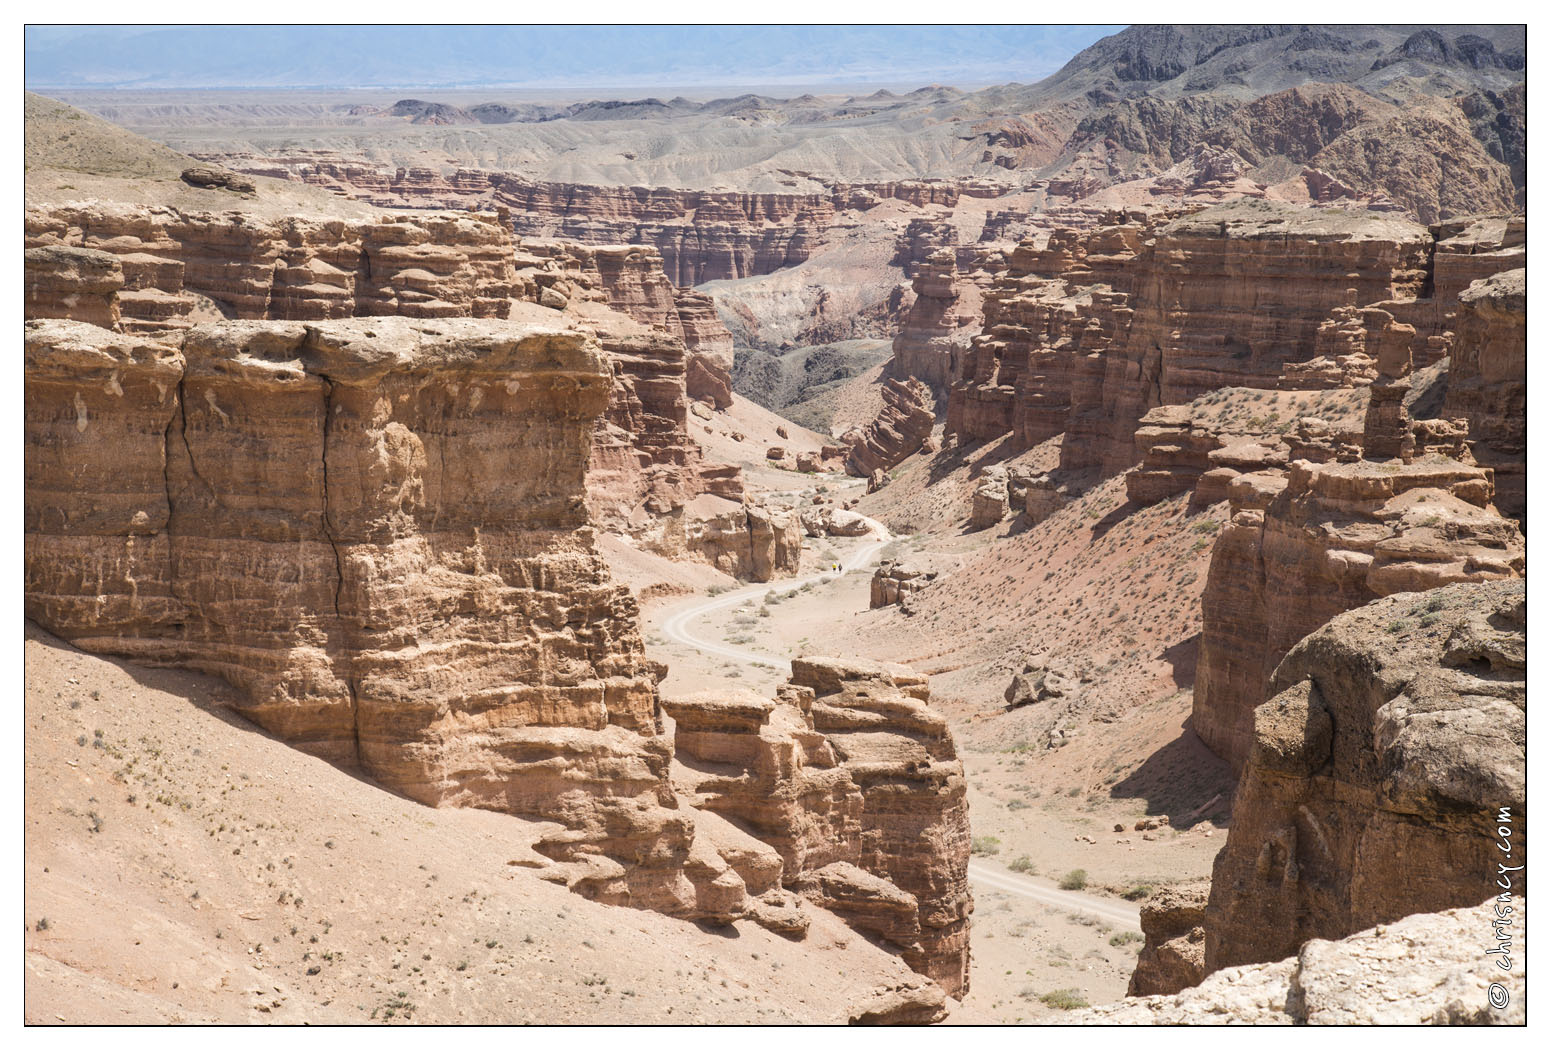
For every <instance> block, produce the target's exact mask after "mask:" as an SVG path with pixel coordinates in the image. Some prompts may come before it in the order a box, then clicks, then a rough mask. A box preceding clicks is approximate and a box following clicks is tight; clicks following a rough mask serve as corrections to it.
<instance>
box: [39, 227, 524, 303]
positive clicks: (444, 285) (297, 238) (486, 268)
mask: <svg viewBox="0 0 1551 1051" xmlns="http://www.w3.org/2000/svg"><path fill="white" fill-rule="evenodd" d="M26 233H27V244H28V245H29V246H47V245H67V246H74V247H82V248H93V249H98V250H101V251H106V252H109V253H111V254H113V255H115V256H117V257H118V258H119V262H120V264H121V266H122V268H123V274H124V287H123V289H122V290H121V291H120V292H119V306H120V310H121V311H122V314H123V324H124V326H125V327H126V328H129V329H134V330H138V331H158V330H162V329H167V328H186V327H188V326H189V325H190V324H192V323H194V322H195V321H198V320H219V319H220V318H221V317H222V316H225V317H232V318H251V319H257V320H275V321H313V320H324V319H329V318H341V317H352V316H357V317H359V316H380V315H401V316H404V317H418V318H438V317H484V318H493V317H506V316H507V314H508V312H509V308H510V300H511V298H512V296H513V287H512V284H513V273H514V268H513V262H512V239H511V235H510V233H509V232H507V231H506V230H505V229H504V228H502V227H501V226H500V225H499V223H498V221H497V220H496V217H495V216H493V215H490V216H479V215H474V214H469V213H463V214H457V215H451V214H443V215H434V214H433V215H414V216H410V215H402V216H388V217H384V218H383V219H382V220H380V221H369V222H367V221H359V220H339V219H322V218H316V219H310V218H306V217H294V218H288V219H282V220H278V221H274V222H268V221H263V220H255V219H253V218H252V217H250V216H246V215H243V214H241V213H237V212H223V213H214V212H194V213H185V212H180V211H178V210H176V209H173V208H166V207H150V208H146V207H143V206H137V205H128V204H103V203H94V204H85V205H54V206H50V207H46V208H30V209H28V211H27V214H26Z"/></svg>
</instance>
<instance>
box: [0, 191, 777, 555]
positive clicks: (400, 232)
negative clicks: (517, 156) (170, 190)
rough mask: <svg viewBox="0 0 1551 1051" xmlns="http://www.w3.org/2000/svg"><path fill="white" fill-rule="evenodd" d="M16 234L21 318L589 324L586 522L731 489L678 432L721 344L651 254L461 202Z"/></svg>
mask: <svg viewBox="0 0 1551 1051" xmlns="http://www.w3.org/2000/svg"><path fill="white" fill-rule="evenodd" d="M26 231H27V243H28V245H29V249H28V251H29V253H30V255H29V267H28V271H27V274H28V277H27V288H28V292H27V296H28V303H27V307H28V314H29V316H34V317H42V316H51V315H57V316H64V317H72V318H77V319H80V320H88V321H95V322H98V323H104V322H106V323H109V324H113V323H114V317H113V316H112V313H111V312H112V310H113V309H114V308H115V307H116V309H117V311H118V317H117V322H116V323H117V325H118V327H120V328H122V329H124V330H125V331H128V332H139V333H148V334H156V333H166V332H176V331H180V330H184V329H187V328H189V327H190V326H192V325H195V324H197V323H199V322H208V321H218V320H221V319H223V318H237V319H253V320H276V321H318V320H326V319H335V318H348V317H376V316H402V317H411V318H455V317H476V318H520V319H527V320H532V321H535V322H537V323H543V324H563V325H565V326H567V327H570V328H573V329H576V330H578V331H586V332H588V333H590V334H592V335H593V336H594V337H595V338H596V339H597V340H598V341H599V343H600V344H601V346H602V349H603V351H604V352H605V354H606V355H607V357H608V358H609V360H610V362H611V363H612V367H611V373H612V377H613V380H612V384H613V395H612V397H611V398H610V401H609V405H608V408H607V410H606V412H605V413H604V414H603V415H602V417H601V418H600V419H599V420H598V422H597V426H596V429H595V432H594V441H593V453H592V465H591V473H590V476H589V485H588V487H587V498H588V501H589V506H590V508H591V510H592V512H593V514H594V516H595V519H596V520H597V521H598V522H599V523H600V524H603V525H606V526H608V527H609V528H616V529H620V530H628V529H630V528H632V527H633V524H634V526H640V525H641V523H642V521H643V519H644V520H645V521H646V522H647V524H653V523H654V522H655V520H656V519H657V518H660V517H662V516H667V515H673V516H676V517H683V516H684V515H685V514H686V512H685V510H684V509H685V507H686V506H687V505H688V504H689V503H690V501H692V500H693V499H694V498H695V497H696V496H698V495H700V494H703V493H708V494H713V495H715V496H718V497H721V498H723V499H726V500H730V501H734V502H738V501H741V500H742V497H743V483H742V474H741V471H740V470H739V469H737V468H735V467H731V466H729V465H722V464H709V463H706V462H705V461H704V460H703V457H702V456H701V453H700V449H699V447H698V445H696V443H695V442H694V440H693V439H692V438H691V437H690V435H689V430H688V425H687V419H688V408H689V398H690V386H691V384H693V386H694V388H695V390H697V391H698V392H700V395H701V396H702V397H703V398H704V399H705V400H707V401H709V402H711V403H712V404H717V405H721V404H727V403H730V398H731V381H730V365H731V360H730V359H731V354H730V344H731V337H730V335H728V334H727V333H726V330H725V328H723V327H722V326H721V325H720V323H719V322H718V321H717V319H716V316H715V312H714V310H712V309H711V308H710V305H709V303H708V302H706V301H705V299H704V297H700V296H697V295H695V294H694V293H689V292H683V291H682V290H679V289H675V288H673V286H672V285H670V284H669V283H668V282H667V281H666V279H665V278H664V277H663V276H662V274H661V272H660V270H659V268H658V259H657V257H656V256H655V254H653V253H652V252H651V251H650V250H649V249H643V248H632V247H605V248H597V249H593V248H587V247H585V246H568V245H564V244H556V243H529V242H524V243H520V244H519V243H517V242H514V240H513V238H512V236H511V234H510V232H509V231H508V229H507V228H506V226H505V225H503V224H502V223H501V221H500V220H499V219H498V217H496V216H495V215H480V214H474V213H457V214H445V213H443V214H437V213H415V214H404V215H395V216H388V217H385V218H384V219H382V220H381V221H358V220H350V221H346V220H336V219H315V218H306V217H291V218H287V219H282V220H278V221H266V220H261V219H255V218H253V217H251V216H247V215H244V214H241V213H237V212H227V213H185V212H180V211H178V210H175V209H172V208H165V207H151V208H146V207H143V206H134V205H112V204H92V205H81V206H74V205H70V206H53V207H48V208H32V209H29V210H28V212H27V214H26ZM91 253H101V254H100V255H96V254H91ZM115 264H116V265H117V270H115V269H114V265H115ZM99 271H100V273H99ZM120 274H121V275H122V284H121V285H115V282H116V281H118V280H120V278H119V276H118V275H120ZM110 286H111V287H110ZM685 528H692V525H691V526H689V527H684V526H679V527H675V528H673V529H669V530H668V533H669V535H681V534H682V533H683V532H684V531H685ZM766 547H767V548H768V549H769V554H770V556H771V557H772V558H774V559H775V560H776V562H777V566H778V568H777V572H782V573H785V572H792V571H794V570H795V568H796V563H795V560H794V559H793V558H791V557H788V556H789V552H787V550H786V549H784V548H780V547H777V546H772V545H769V544H767V545H766Z"/></svg>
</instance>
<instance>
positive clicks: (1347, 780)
mask: <svg viewBox="0 0 1551 1051" xmlns="http://www.w3.org/2000/svg"><path fill="white" fill-rule="evenodd" d="M1526 660H1527V653H1526V636H1525V590H1524V584H1523V582H1522V581H1502V582H1495V583H1487V584H1455V585H1450V586H1448V587H1444V588H1439V589H1436V590H1433V591H1430V592H1428V593H1426V594H1413V593H1406V594H1396V595H1391V596H1389V597H1386V598H1382V599H1378V600H1375V601H1373V602H1371V603H1369V604H1368V605H1365V606H1363V607H1362V608H1360V609H1356V610H1352V611H1350V612H1347V613H1344V614H1342V615H1340V616H1338V617H1336V618H1335V619H1333V620H1332V621H1330V622H1329V623H1328V624H1326V625H1325V626H1324V627H1322V628H1320V629H1319V630H1318V631H1316V632H1314V633H1313V634H1311V635H1309V636H1308V637H1307V638H1305V639H1304V640H1303V641H1302V642H1300V643H1298V645H1296V646H1295V647H1293V649H1292V650H1291V651H1290V652H1289V653H1288V654H1287V656H1286V658H1285V659H1284V660H1283V661H1282V662H1281V664H1280V665H1278V667H1277V669H1276V671H1275V673H1274V675H1273V676H1272V678H1271V682H1270V686H1269V692H1270V693H1271V694H1272V696H1271V699H1270V700H1268V701H1266V702H1265V703H1264V704H1262V705H1261V706H1260V707H1259V708H1258V709H1257V710H1256V711H1255V713H1254V726H1253V731H1252V739H1251V746H1250V752H1249V757H1248V761H1247V763H1246V765H1245V768H1244V771H1243V775H1242V778H1241V780H1240V784H1239V789H1238V794H1237V796H1236V798H1235V800H1234V807H1233V824H1232V827H1231V828H1230V829H1229V832H1228V840H1227V843H1226V844H1225V845H1224V847H1223V849H1222V851H1221V852H1220V853H1219V854H1218V856H1217V859H1216V862H1215V864H1214V866H1213V871H1212V890H1211V896H1210V899H1209V901H1208V905H1207V909H1206V917H1205V929H1206V966H1207V970H1208V971H1215V970H1218V969H1220V968H1224V967H1234V966H1237V965H1241V964H1247V963H1260V962H1264V961H1271V960H1277V959H1281V958H1283V957H1285V956H1288V955H1290V954H1293V953H1296V952H1298V951H1299V947H1300V946H1301V945H1303V943H1304V942H1306V941H1307V940H1308V939H1310V938H1327V939H1331V938H1342V937H1345V936H1347V935H1350V934H1352V933H1354V932H1356V931H1360V930H1363V929H1364V928H1367V927H1371V926H1373V925H1375V924H1381V923H1390V922H1392V921H1396V920H1399V919H1400V918H1401V917H1403V916H1408V915H1411V914H1412V913H1417V912H1430V911H1436V910H1440V909H1448V908H1456V907H1461V906H1470V905H1477V904H1478V903H1480V902H1482V901H1483V900H1486V899H1487V898H1489V897H1495V896H1496V895H1497V893H1498V891H1499V890H1500V889H1502V888H1500V887H1499V886H1498V883H1497V878H1498V875H1499V870H1498V863H1499V862H1504V863H1505V864H1511V863H1513V861H1514V859H1511V858H1506V857H1505V855H1504V854H1503V852H1502V851H1501V850H1500V849H1499V847H1498V841H1497V838H1496V836H1495V835H1494V833H1495V830H1496V829H1497V827H1498V826H1499V825H1503V824H1508V825H1512V826H1517V825H1519V824H1520V823H1522V822H1523V820H1524V813H1525V811H1524V806H1525V798H1526V797H1525V772H1526V767H1525V761H1526V754H1525V746H1526V737H1525V705H1526V687H1525V667H1526ZM1500 809H1501V810H1502V811H1504V812H1506V813H1508V814H1509V815H1510V816H1509V818H1508V819H1507V820H1506V822H1505V821H1504V819H1503V818H1501V817H1500V816H1499V814H1500ZM1520 843H1522V840H1521V839H1516V840H1515V844H1520ZM1514 883H1515V884H1516V885H1519V886H1522V882H1521V881H1520V880H1518V879H1515V880H1514ZM1488 926H1489V925H1488ZM1488 926H1483V929H1482V932H1481V938H1482V939H1483V940H1485V939H1487V938H1488V936H1489V930H1488ZM1305 951H1307V949H1306V948H1305ZM1478 951H1479V950H1478Z"/></svg>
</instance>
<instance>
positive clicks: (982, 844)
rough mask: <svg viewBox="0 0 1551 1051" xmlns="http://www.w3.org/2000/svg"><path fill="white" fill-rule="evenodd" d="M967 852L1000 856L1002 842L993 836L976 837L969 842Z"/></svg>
mask: <svg viewBox="0 0 1551 1051" xmlns="http://www.w3.org/2000/svg"><path fill="white" fill-rule="evenodd" d="M969 852H970V853H971V854H984V855H991V854H1000V853H1001V852H1002V841H1001V840H999V839H997V838H996V837H995V836H976V837H975V838H973V839H971V840H970V841H969Z"/></svg>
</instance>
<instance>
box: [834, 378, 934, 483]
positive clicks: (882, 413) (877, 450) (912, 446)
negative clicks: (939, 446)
mask: <svg viewBox="0 0 1551 1051" xmlns="http://www.w3.org/2000/svg"><path fill="white" fill-rule="evenodd" d="M935 422H936V417H935V416H934V415H933V413H932V392H931V390H930V389H929V388H928V387H927V385H926V384H924V383H922V382H921V381H920V380H917V379H907V380H897V379H887V380H885V381H884V384H883V408H882V409H881V410H879V412H878V415H877V416H876V417H875V418H873V419H872V420H871V421H870V422H869V423H868V424H867V426H865V427H863V428H861V429H860V430H859V431H856V432H853V433H849V434H847V435H846V436H845V437H844V438H843V439H842V440H843V441H844V442H845V443H846V445H847V446H848V448H847V451H846V470H847V471H848V472H850V473H851V474H853V475H855V476H856V477H858V478H868V477H871V475H872V474H873V472H875V471H889V470H892V469H893V468H895V467H897V466H898V465H899V464H901V463H903V462H904V461H905V460H906V459H908V458H909V457H910V456H912V455H914V454H915V453H917V452H919V451H920V450H921V448H922V446H923V445H924V443H925V442H926V441H927V439H928V438H930V437H931V434H932V425H933V424H934V423H935Z"/></svg>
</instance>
